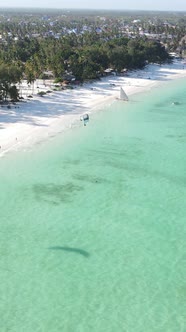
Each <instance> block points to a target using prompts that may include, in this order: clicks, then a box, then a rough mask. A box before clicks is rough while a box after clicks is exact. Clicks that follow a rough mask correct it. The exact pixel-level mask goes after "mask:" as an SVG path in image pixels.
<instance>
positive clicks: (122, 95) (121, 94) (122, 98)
mask: <svg viewBox="0 0 186 332" xmlns="http://www.w3.org/2000/svg"><path fill="white" fill-rule="evenodd" d="M119 99H120V100H126V101H128V100H129V98H128V96H127V94H126V93H125V91H124V90H123V88H122V87H121V88H120V97H119Z"/></svg>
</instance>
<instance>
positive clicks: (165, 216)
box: [0, 79, 186, 332]
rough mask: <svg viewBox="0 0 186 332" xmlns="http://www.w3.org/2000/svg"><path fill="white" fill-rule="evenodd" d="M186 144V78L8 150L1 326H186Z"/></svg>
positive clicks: (2, 202) (140, 330) (73, 331)
mask: <svg viewBox="0 0 186 332" xmlns="http://www.w3.org/2000/svg"><path fill="white" fill-rule="evenodd" d="M172 102H174V103H175V104H172ZM185 151H186V80H185V79H184V80H183V79H182V80H178V81H172V82H168V83H165V84H164V85H162V86H161V87H160V88H154V89H153V90H152V91H151V92H149V91H148V92H146V93H143V94H139V95H135V96H133V97H132V100H131V101H130V102H129V103H122V102H115V103H113V104H112V105H110V106H108V108H107V109H106V108H105V109H104V110H102V111H99V112H97V113H95V114H93V115H92V116H91V119H90V122H89V124H88V125H87V126H86V127H83V126H82V123H80V126H79V127H77V128H74V129H73V130H71V131H69V132H66V133H65V134H63V135H58V136H57V137H55V138H53V139H51V140H50V141H48V142H45V143H43V144H40V145H37V146H35V147H33V148H32V149H31V150H30V149H29V150H28V151H24V152H17V153H12V154H9V155H7V156H6V157H4V158H1V159H0V178H1V180H0V332H10V331H11V332H58V331H62V332H89V331H90V332H102V331H104V332H123V331H125V332H156V331H157V332H184V331H186V322H185V312H186V305H185V298H186V284H185V275H186V268H185V267H186V266H185V253H186V252H185V238H186V237H185V235H186V232H185V230H186V226H185V221H186V210H185V201H186V153H185Z"/></svg>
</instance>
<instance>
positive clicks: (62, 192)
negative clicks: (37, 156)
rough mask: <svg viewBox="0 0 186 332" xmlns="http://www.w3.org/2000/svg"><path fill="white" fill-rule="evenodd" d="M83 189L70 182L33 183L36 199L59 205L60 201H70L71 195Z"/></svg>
mask: <svg viewBox="0 0 186 332" xmlns="http://www.w3.org/2000/svg"><path fill="white" fill-rule="evenodd" d="M81 190H83V187H81V186H78V185H75V184H73V183H71V182H69V183H66V184H61V185H60V184H53V183H48V184H35V185H34V186H33V191H34V194H35V197H36V199H37V200H40V201H44V202H47V203H50V204H52V205H59V204H61V203H64V202H65V203H66V202H71V201H72V196H73V195H74V194H75V193H76V192H77V191H81Z"/></svg>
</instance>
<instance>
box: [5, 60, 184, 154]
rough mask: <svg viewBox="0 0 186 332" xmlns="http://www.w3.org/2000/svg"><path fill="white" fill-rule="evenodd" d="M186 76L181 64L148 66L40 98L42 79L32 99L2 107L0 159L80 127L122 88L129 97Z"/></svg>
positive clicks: (108, 102)
mask: <svg viewBox="0 0 186 332" xmlns="http://www.w3.org/2000/svg"><path fill="white" fill-rule="evenodd" d="M182 77H186V69H184V65H183V62H182V61H175V62H174V63H173V64H167V65H162V66H160V65H155V64H152V65H148V66H147V67H146V68H145V69H143V70H136V71H132V72H130V73H129V74H128V75H127V76H126V75H125V76H114V75H112V76H107V77H104V78H101V79H100V80H98V81H95V82H92V83H85V84H83V86H81V87H77V88H74V89H73V90H70V89H66V90H62V91H52V92H51V93H50V94H46V95H45V96H43V97H41V96H38V94H37V93H38V90H40V91H47V90H49V86H47V84H43V82H42V81H41V80H40V81H38V82H36V84H37V89H36V91H35V93H34V94H33V98H32V99H29V100H25V99H24V101H22V102H19V103H17V105H12V106H11V108H7V107H5V106H3V107H2V105H1V106H0V156H1V157H2V156H4V155H6V154H7V153H8V152H11V151H18V150H20V149H24V148H28V147H31V146H33V145H34V144H36V143H38V142H41V141H45V140H47V139H49V138H50V137H51V136H55V135H57V134H58V133H62V132H64V131H66V130H68V129H70V128H73V127H74V126H77V125H78V123H79V124H80V117H81V115H82V114H84V113H88V114H90V115H91V113H92V112H95V111H97V110H100V109H102V108H103V107H104V106H106V105H108V104H110V103H112V102H114V101H115V100H116V99H117V97H119V90H120V87H122V88H123V89H124V90H125V92H126V94H127V95H128V97H129V100H130V96H131V95H134V94H137V93H143V92H145V91H150V90H151V89H152V88H153V87H155V86H159V85H160V84H163V83H164V82H167V81H169V80H173V79H179V78H182Z"/></svg>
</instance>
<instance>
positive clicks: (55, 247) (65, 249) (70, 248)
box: [48, 246, 90, 258]
mask: <svg viewBox="0 0 186 332" xmlns="http://www.w3.org/2000/svg"><path fill="white" fill-rule="evenodd" d="M48 249H49V250H62V251H67V252H72V253H75V254H79V255H82V256H83V257H85V258H88V257H90V254H89V253H88V252H87V251H85V250H83V249H79V248H72V247H61V246H54V247H49V248H48Z"/></svg>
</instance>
